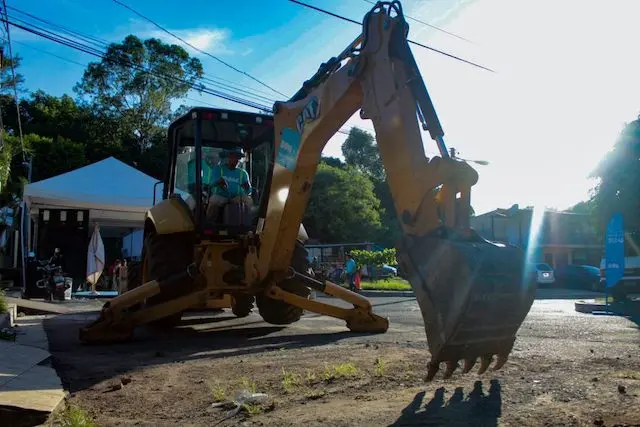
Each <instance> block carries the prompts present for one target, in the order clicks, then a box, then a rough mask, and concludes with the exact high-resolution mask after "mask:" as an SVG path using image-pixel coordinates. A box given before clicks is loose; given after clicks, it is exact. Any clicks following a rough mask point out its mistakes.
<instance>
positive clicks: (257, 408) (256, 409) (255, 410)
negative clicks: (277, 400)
mask: <svg viewBox="0 0 640 427" xmlns="http://www.w3.org/2000/svg"><path fill="white" fill-rule="evenodd" d="M242 407H243V408H244V410H245V411H247V413H248V414H249V415H250V416H252V417H253V416H256V415H258V414H259V413H260V412H262V408H263V406H262V405H258V404H254V403H245V404H244V405H242Z"/></svg>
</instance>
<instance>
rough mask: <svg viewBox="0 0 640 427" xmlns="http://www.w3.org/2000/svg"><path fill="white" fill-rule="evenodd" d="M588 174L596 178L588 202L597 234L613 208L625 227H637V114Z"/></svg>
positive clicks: (639, 144) (639, 125) (639, 130)
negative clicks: (591, 197) (593, 215)
mask: <svg viewBox="0 0 640 427" xmlns="http://www.w3.org/2000/svg"><path fill="white" fill-rule="evenodd" d="M592 177H595V178H598V179H599V183H598V184H597V186H596V188H595V191H594V196H593V199H592V202H591V203H592V205H593V206H592V209H593V212H594V214H595V215H596V217H597V220H598V228H599V230H600V234H602V233H603V232H604V230H605V229H606V226H607V223H608V222H609V219H610V218H611V215H613V214H614V213H615V212H620V213H622V215H623V218H624V222H625V228H626V229H627V230H628V231H630V232H634V231H640V214H639V212H640V118H638V120H634V121H632V122H631V123H628V124H627V125H626V126H625V127H624V128H623V130H622V132H621V133H620V135H619V137H618V140H617V141H616V143H615V145H614V147H613V150H611V151H609V152H608V153H607V154H606V155H605V156H604V157H603V158H602V160H601V161H600V163H599V164H598V166H597V167H596V169H595V170H594V171H593V173H592Z"/></svg>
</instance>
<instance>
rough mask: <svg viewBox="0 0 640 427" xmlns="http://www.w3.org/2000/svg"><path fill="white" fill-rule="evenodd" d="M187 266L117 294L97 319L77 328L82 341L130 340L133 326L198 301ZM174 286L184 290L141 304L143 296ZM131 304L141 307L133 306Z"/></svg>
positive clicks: (143, 300)
mask: <svg viewBox="0 0 640 427" xmlns="http://www.w3.org/2000/svg"><path fill="white" fill-rule="evenodd" d="M193 277H194V276H193V274H192V271H191V268H190V269H188V270H186V271H184V272H183V273H180V274H176V275H175V276H172V277H169V278H167V279H165V280H162V281H160V282H158V281H157V280H151V281H149V282H146V283H144V284H143V285H142V286H139V287H137V288H135V289H132V290H130V291H128V292H125V293H124V294H122V295H120V296H119V297H116V298H114V299H113V300H111V301H108V302H106V303H105V304H104V306H103V307H102V311H101V312H100V316H99V317H98V319H97V320H95V321H94V322H92V323H90V324H89V325H87V326H85V327H83V328H81V329H80V331H79V339H80V341H81V342H83V343H87V344H88V343H109V342H118V341H126V340H130V339H131V338H132V337H133V331H134V329H135V327H136V326H138V325H141V324H143V323H149V322H152V321H154V320H157V319H160V318H163V317H166V316H169V315H171V314H174V313H178V312H180V311H183V310H185V309H187V308H189V307H190V306H191V305H193V304H195V303H197V302H199V301H201V299H202V298H204V297H203V296H201V295H200V294H201V293H202V292H199V290H196V289H194V288H193V287H191V286H185V282H190V283H186V284H187V285H189V284H192V283H193V279H192V278H193ZM175 286H185V290H186V292H187V293H186V294H185V295H183V296H180V297H179V298H176V299H174V300H170V301H167V302H165V303H162V304H158V305H154V306H150V307H145V304H144V303H145V300H147V299H148V298H150V297H153V296H155V295H158V294H160V293H163V292H167V291H172V290H173V288H174V287H175ZM134 306H141V307H143V308H140V309H133V308H134Z"/></svg>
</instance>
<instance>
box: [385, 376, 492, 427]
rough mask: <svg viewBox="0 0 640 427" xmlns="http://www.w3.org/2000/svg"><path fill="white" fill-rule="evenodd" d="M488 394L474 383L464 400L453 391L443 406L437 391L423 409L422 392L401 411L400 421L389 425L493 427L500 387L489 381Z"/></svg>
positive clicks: (441, 391)
mask: <svg viewBox="0 0 640 427" xmlns="http://www.w3.org/2000/svg"><path fill="white" fill-rule="evenodd" d="M490 384H491V385H490V386H489V392H488V394H485V393H484V392H483V390H482V388H483V387H482V381H476V382H475V384H474V387H473V390H472V391H471V392H470V393H469V395H468V396H467V398H466V399H465V398H464V390H463V389H462V387H457V388H456V389H455V390H454V392H453V394H452V395H451V397H450V398H449V400H448V401H447V402H445V396H444V395H445V388H444V387H440V388H439V389H437V390H436V391H435V393H434V396H433V398H432V399H431V400H430V401H429V403H427V404H426V405H424V406H423V400H424V397H425V392H424V391H421V392H419V393H417V394H416V395H415V397H414V398H413V401H412V402H411V403H410V404H409V405H408V406H407V407H406V408H404V409H403V410H402V414H401V415H400V417H399V418H398V419H397V420H396V421H395V422H394V423H393V424H391V425H390V427H397V426H471V425H472V426H478V427H495V426H497V425H498V418H500V416H501V414H502V397H501V390H500V389H501V386H500V382H499V381H498V380H491V382H490Z"/></svg>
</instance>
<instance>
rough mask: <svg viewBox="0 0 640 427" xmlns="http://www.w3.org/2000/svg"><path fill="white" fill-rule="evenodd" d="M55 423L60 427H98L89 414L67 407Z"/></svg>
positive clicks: (74, 407) (73, 407)
mask: <svg viewBox="0 0 640 427" xmlns="http://www.w3.org/2000/svg"><path fill="white" fill-rule="evenodd" d="M56 421H57V423H59V424H58V425H60V426H61V427H98V424H96V423H95V422H94V421H93V420H92V419H91V417H90V416H89V414H87V413H86V412H85V411H84V410H82V409H80V408H78V407H77V406H69V407H67V408H66V409H65V410H64V411H63V412H62V413H60V416H59V417H58V419H57V420H56Z"/></svg>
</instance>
